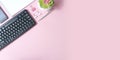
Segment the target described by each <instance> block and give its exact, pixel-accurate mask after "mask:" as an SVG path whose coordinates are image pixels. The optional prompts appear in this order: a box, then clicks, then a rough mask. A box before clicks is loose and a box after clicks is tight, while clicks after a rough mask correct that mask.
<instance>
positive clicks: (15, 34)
mask: <svg viewBox="0 0 120 60" xmlns="http://www.w3.org/2000/svg"><path fill="white" fill-rule="evenodd" d="M35 24H36V22H35V20H34V19H33V18H32V17H31V15H30V14H29V12H28V11H27V10H24V11H22V12H20V13H19V14H18V15H16V16H15V17H13V18H12V19H10V20H9V21H8V22H6V23H5V24H3V25H2V26H1V27H0V50H1V49H3V48H4V47H6V46H7V45H8V44H10V43H11V42H13V41H14V40H16V39H17V38H19V37H20V36H21V35H22V34H24V33H25V32H27V31H28V30H29V29H30V28H32V27H33V26H34V25H35Z"/></svg>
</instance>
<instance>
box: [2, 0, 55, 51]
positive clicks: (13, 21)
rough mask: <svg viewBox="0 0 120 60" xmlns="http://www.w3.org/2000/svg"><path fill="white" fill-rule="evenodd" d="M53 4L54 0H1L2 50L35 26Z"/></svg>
mask: <svg viewBox="0 0 120 60" xmlns="http://www.w3.org/2000/svg"><path fill="white" fill-rule="evenodd" d="M53 5H54V1H53V0H0V50H2V49H3V48H5V47H6V46H8V45H9V44H10V43H12V42H13V41H15V40H17V38H19V37H20V36H21V35H23V34H24V33H26V32H27V31H29V30H30V29H31V28H32V27H34V26H35V25H36V24H37V23H38V22H39V21H40V20H41V19H42V18H44V17H45V16H46V15H47V14H48V13H49V12H50V11H51V9H52V7H53Z"/></svg>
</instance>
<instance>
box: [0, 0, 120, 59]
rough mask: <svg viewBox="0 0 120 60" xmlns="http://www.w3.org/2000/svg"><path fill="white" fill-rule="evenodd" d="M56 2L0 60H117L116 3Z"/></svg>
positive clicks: (104, 0)
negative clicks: (49, 11) (44, 16)
mask: <svg viewBox="0 0 120 60" xmlns="http://www.w3.org/2000/svg"><path fill="white" fill-rule="evenodd" d="M55 1H56V6H55V10H54V11H53V12H52V13H51V14H50V15H49V16H47V17H46V18H45V19H43V20H42V21H40V22H39V24H38V25H36V26H35V27H34V28H33V29H31V30H30V31H29V32H27V33H26V34H25V35H23V36H22V37H20V38H19V39H17V40H16V41H15V42H13V43H12V44H10V45H9V46H8V47H7V48H5V49H3V50H2V51H1V52H0V53H1V54H0V60H120V48H119V47H120V23H119V22H120V17H119V16H120V8H119V6H120V3H119V2H120V1H119V0H65V1H63V0H55Z"/></svg>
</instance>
